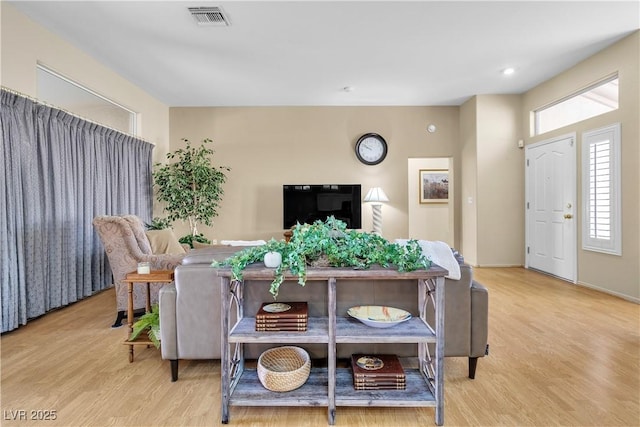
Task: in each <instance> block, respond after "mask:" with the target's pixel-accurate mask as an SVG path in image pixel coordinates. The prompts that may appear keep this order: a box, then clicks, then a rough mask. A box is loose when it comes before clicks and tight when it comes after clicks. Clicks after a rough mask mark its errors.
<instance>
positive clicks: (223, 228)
mask: <svg viewBox="0 0 640 427" xmlns="http://www.w3.org/2000/svg"><path fill="white" fill-rule="evenodd" d="M170 117H171V127H170V128H171V148H172V150H173V149H175V148H178V147H179V146H181V142H180V139H181V138H188V139H190V140H191V141H193V142H199V141H201V140H202V139H204V138H207V137H209V138H212V139H213V140H214V149H215V150H216V158H217V159H218V160H217V161H216V162H215V163H217V164H218V165H226V166H230V167H231V168H232V170H231V172H230V173H229V174H228V178H229V179H228V182H227V184H226V185H225V197H224V200H223V203H222V208H221V210H220V215H219V216H218V217H217V218H216V219H215V223H214V227H213V229H208V228H207V227H204V228H202V231H203V232H204V233H205V235H207V236H208V237H210V238H214V239H256V238H263V239H269V238H271V237H274V238H276V239H280V238H282V233H283V229H282V185H283V184H297V183H302V184H304V183H311V184H322V183H330V184H340V183H343V184H350V183H356V184H362V192H363V194H362V196H363V197H364V194H366V191H367V190H368V189H369V188H370V187H374V186H375V187H382V188H383V189H384V191H385V192H386V194H387V196H388V197H389V199H390V201H389V203H386V204H385V205H384V207H383V215H382V216H383V235H384V237H386V238H388V239H394V238H406V237H407V234H408V203H409V202H408V190H407V159H408V158H412V157H454V156H457V140H458V108H457V107H256V108H252V107H247V108H214V107H211V108H171V113H170ZM428 123H434V124H436V125H437V127H438V131H437V132H436V133H433V134H430V133H428V132H426V126H427V124H428ZM367 132H376V133H379V134H380V135H382V136H383V137H384V138H385V139H386V141H387V143H388V146H389V152H388V155H387V157H386V159H385V160H384V161H383V162H382V163H381V164H379V165H376V166H367V165H364V164H362V163H360V162H359V161H358V160H357V158H356V156H355V153H354V146H355V143H356V140H357V139H358V137H359V136H360V135H362V134H364V133H367ZM416 173H417V172H416ZM416 179H417V178H416ZM362 216H363V229H365V230H370V229H371V226H372V220H371V208H370V206H368V205H366V204H364V205H363V209H362ZM186 230H187V227H186V226H184V225H183V226H182V227H181V228H178V227H177V232H178V234H179V235H183V234H186Z"/></svg>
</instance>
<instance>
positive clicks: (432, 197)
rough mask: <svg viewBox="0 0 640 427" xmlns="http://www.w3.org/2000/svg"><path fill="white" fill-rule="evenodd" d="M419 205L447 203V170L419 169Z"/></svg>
mask: <svg viewBox="0 0 640 427" xmlns="http://www.w3.org/2000/svg"><path fill="white" fill-rule="evenodd" d="M419 173H420V185H419V189H420V203H449V170H448V169H420V171H419Z"/></svg>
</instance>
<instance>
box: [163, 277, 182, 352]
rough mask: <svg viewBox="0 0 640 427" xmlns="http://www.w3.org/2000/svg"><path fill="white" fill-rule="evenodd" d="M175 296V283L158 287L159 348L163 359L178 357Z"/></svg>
mask: <svg viewBox="0 0 640 427" xmlns="http://www.w3.org/2000/svg"><path fill="white" fill-rule="evenodd" d="M177 296H178V293H177V291H176V285H175V283H170V284H167V285H164V286H163V287H162V288H160V295H159V308H160V349H161V352H162V358H163V359H170V360H176V359H178V326H177V323H176V299H177Z"/></svg>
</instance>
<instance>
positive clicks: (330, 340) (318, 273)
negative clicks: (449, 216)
mask: <svg viewBox="0 0 640 427" xmlns="http://www.w3.org/2000/svg"><path fill="white" fill-rule="evenodd" d="M217 274H218V276H219V277H220V278H221V304H222V310H221V327H222V354H221V363H220V365H221V387H222V411H221V413H222V423H224V424H226V423H228V422H229V406H326V407H327V410H328V423H329V424H330V425H333V424H335V416H336V407H338V406H384V407H391V406H396V407H410V406H414V407H435V422H436V424H437V425H442V424H443V423H444V390H443V379H444V373H443V356H444V276H445V274H447V271H446V270H444V269H442V268H440V267H438V266H436V265H434V266H432V268H431V269H429V270H417V271H412V272H407V273H400V272H398V271H396V270H391V269H383V268H379V267H377V268H376V267H372V268H371V269H368V270H354V269H350V268H309V269H308V270H307V281H324V282H326V283H327V292H328V295H327V297H328V300H327V301H328V307H327V313H326V316H323V317H312V318H309V320H308V329H307V331H306V332H304V333H300V332H296V333H292V332H256V331H255V327H254V325H255V318H253V317H245V316H244V313H243V311H244V308H243V307H244V297H243V288H244V286H245V283H244V281H234V280H232V272H231V271H230V269H228V268H224V269H219V270H218V271H217ZM243 278H244V280H268V281H271V280H273V270H272V269H267V268H264V267H263V266H262V265H261V264H256V265H253V266H250V267H248V268H247V269H246V270H244V272H243ZM285 279H286V280H294V281H297V276H292V275H289V276H285ZM354 279H356V280H357V279H363V280H413V281H415V282H416V284H417V297H418V311H419V316H417V317H414V318H412V319H410V320H409V321H407V322H404V323H402V324H399V325H396V326H394V327H393V328H392V329H378V328H371V327H368V326H366V325H363V324H361V323H359V322H354V321H352V319H349V318H347V316H346V315H345V314H338V313H336V299H337V298H336V286H340V283H341V280H354ZM262 283H264V282H262ZM307 286H309V285H307ZM310 303H311V302H310ZM429 305H433V307H434V309H435V325H431V324H429V323H428V322H427V317H426V312H427V307H428V306H429ZM232 306H235V310H236V312H235V318H236V319H237V320H236V322H235V324H233V325H232V324H231V318H232V316H231V311H232ZM252 315H253V314H252ZM245 343H277V344H285V345H286V344H290V345H300V346H304V344H311V343H316V344H317V343H321V344H326V345H327V354H328V361H327V367H326V368H316V367H313V366H312V368H311V374H310V375H309V379H308V380H307V382H306V383H305V384H304V385H303V386H302V387H301V388H299V389H296V390H293V391H290V392H286V393H278V392H272V391H269V390H267V389H265V388H264V387H262V385H261V383H260V382H259V380H258V378H257V372H256V370H255V369H248V368H245V361H244V344H245ZM345 343H386V344H394V343H415V344H417V346H418V352H417V354H418V356H417V362H418V363H417V366H418V367H417V368H416V369H409V368H405V374H406V378H407V380H406V381H407V386H406V390H405V391H403V392H398V391H397V390H391V391H387V390H365V391H362V390H358V391H355V390H354V388H353V380H352V376H351V372H350V368H337V367H336V345H340V344H345ZM428 344H432V345H435V355H433V354H430V352H429V347H428ZM232 346H233V347H234V348H233V349H232V348H231V347H232ZM232 350H233V356H232V354H231V353H232Z"/></svg>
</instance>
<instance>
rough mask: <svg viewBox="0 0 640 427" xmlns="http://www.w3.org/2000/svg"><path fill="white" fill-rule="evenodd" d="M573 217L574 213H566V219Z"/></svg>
mask: <svg viewBox="0 0 640 427" xmlns="http://www.w3.org/2000/svg"><path fill="white" fill-rule="evenodd" d="M571 218H573V215H571V214H564V219H571Z"/></svg>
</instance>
